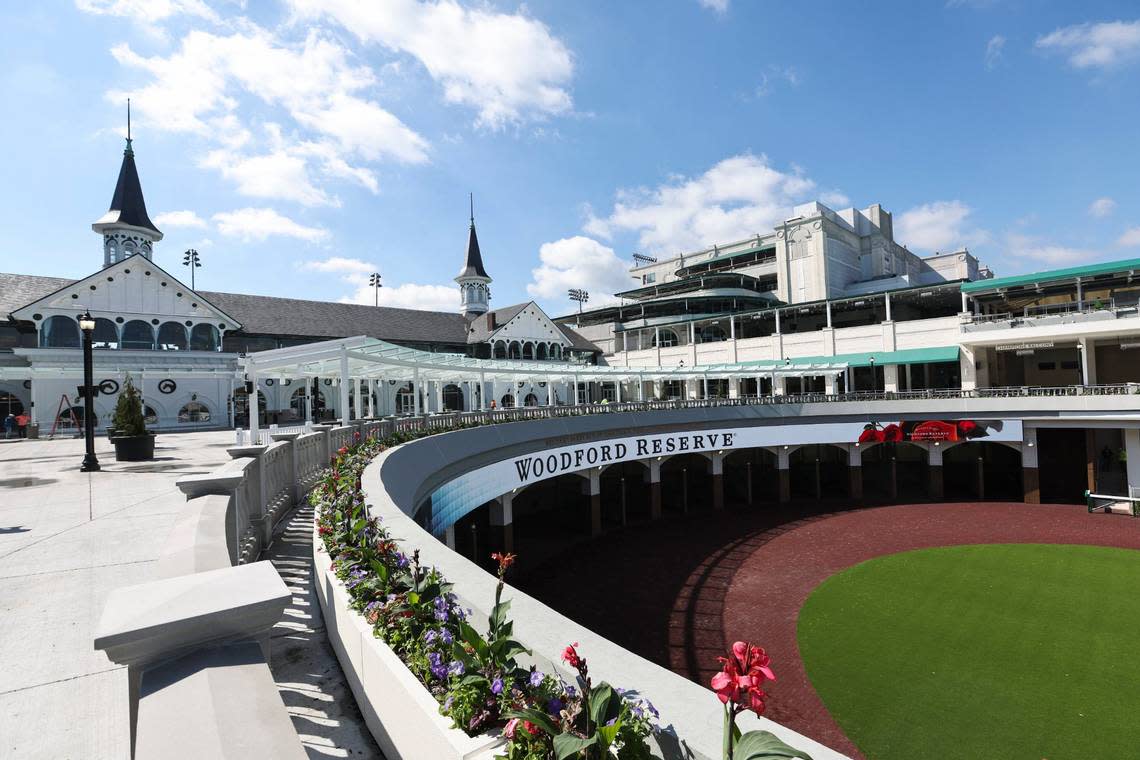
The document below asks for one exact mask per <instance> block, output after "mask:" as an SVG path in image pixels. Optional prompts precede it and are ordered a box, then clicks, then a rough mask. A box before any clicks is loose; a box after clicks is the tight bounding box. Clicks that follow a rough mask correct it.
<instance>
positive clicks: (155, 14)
mask: <svg viewBox="0 0 1140 760" xmlns="http://www.w3.org/2000/svg"><path fill="white" fill-rule="evenodd" d="M75 7H76V8H78V9H79V10H81V11H83V12H84V13H92V14H95V15H98V16H118V17H120V18H129V19H132V20H134V21H138V22H140V23H143V24H155V23H158V22H160V21H165V20H166V19H168V18H171V17H172V16H178V15H186V16H196V17H198V18H202V19H206V20H207V21H213V22H217V21H219V20H220V19H219V18H218V14H216V13H214V11H213V10H212V9H211V8H210V6H208V5H206V4H205V3H204V2H202V0H75Z"/></svg>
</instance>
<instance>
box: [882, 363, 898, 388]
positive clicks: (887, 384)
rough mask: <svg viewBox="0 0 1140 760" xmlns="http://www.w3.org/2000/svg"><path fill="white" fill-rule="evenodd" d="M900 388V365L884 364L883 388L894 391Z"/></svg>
mask: <svg viewBox="0 0 1140 760" xmlns="http://www.w3.org/2000/svg"><path fill="white" fill-rule="evenodd" d="M898 389H899V365H897V364H884V365H883V390H884V391H886V392H888V393H894V392H896V391H897V390H898Z"/></svg>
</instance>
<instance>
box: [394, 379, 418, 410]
mask: <svg viewBox="0 0 1140 760" xmlns="http://www.w3.org/2000/svg"><path fill="white" fill-rule="evenodd" d="M415 410H416V396H415V393H413V392H412V384H411V383H408V384H406V385H405V386H404V387H403V388H401V389H400V390H398V391H396V414H411V413H412V412H414V411H415Z"/></svg>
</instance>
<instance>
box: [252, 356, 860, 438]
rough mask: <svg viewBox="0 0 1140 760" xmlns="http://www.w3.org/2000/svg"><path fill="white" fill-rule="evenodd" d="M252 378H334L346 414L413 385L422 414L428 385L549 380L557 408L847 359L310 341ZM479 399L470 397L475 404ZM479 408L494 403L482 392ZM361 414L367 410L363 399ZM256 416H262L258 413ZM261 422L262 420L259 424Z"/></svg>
mask: <svg viewBox="0 0 1140 760" xmlns="http://www.w3.org/2000/svg"><path fill="white" fill-rule="evenodd" d="M239 365H240V369H241V371H243V372H244V374H245V379H246V380H249V381H251V382H253V383H254V387H255V388H256V381H257V380H258V379H266V378H280V379H285V378H330V379H333V378H335V379H339V380H340V395H341V404H340V408H341V409H345V410H346V409H348V408H349V395H350V394H351V393H353V392H354V390H353V389H354V388H355V393H357V394H359V392H360V382H361V381H364V382H374V381H378V380H387V381H395V382H400V383H408V382H410V383H411V384H412V390H413V394H414V397H415V408H414V411H415V413H417V414H418V413H419V412H420V408H419V393H418V392H417V391H418V389H419V387H420V384H421V383H432V382H434V383H443V382H447V383H455V384H459V383H478V384H479V385H480V386H482V384H484V383H487V382H495V381H499V382H505V381H541V382H544V383H546V388H547V394H548V397H547V403H548V404H553V403H554V392H553V384H554V383H558V382H564V383H582V382H587V383H588V382H601V383H605V382H612V383H615V386H616V388H617V393H618V400H619V401H620V400H621V397H620V396H621V383H623V382H633V383H635V384H636V394H637V396H638V397H639V399H638V400H641V399H640V397H641V396H642V395H643V394H644V383H645V382H657V381H670V380H706V381H707V380H720V379H728V380H739V379H744V378H758V377H761V376H764V377H773V378H775V377H810V376H820V375H833V376H834V375H839V374H841V373H843V372H844V371H845V370H846V369H847V367H848V364H847V362H845V361H819V360H814V359H813V360H811V361H804V360H802V359H801V360H790V359H789V360H785V361H782V362H781V361H771V362H749V363H737V364H714V365H703V366H694V367H687V366H684V365H683V364H682V365H678V366H675V367H615V366H599V365H592V364H576V363H569V362H556V361H520V360H510V359H476V358H472V357H469V356H465V355H463V354H451V353H433V352H430V351H422V350H419V349H414V348H407V347H405V346H397V345H395V344H392V343H387V342H385V341H382V340H377V339H375V338H368V337H365V336H363V335H361V336H357V337H354V338H344V339H338V340H329V341H323V342H319V343H307V344H304V345H300V346H292V347H289V348H279V349H273V350H270V351H258V352H256V353H252V354H249V355H248V356H245V357H242V358H241V359H240V360H239ZM474 397H475V396H474V395H472V396H470V398H472V399H474ZM478 398H479V408H480V409H484V408H485V404H486V399H485V398H484V394H483V393H479V394H478ZM356 409H357V410H358V412H357V413H358V414H359V410H360V409H361V406H360V403H359V397H358V398H357V404H356ZM255 417H256V415H255ZM253 424H254V425H256V423H255V422H254V423H253Z"/></svg>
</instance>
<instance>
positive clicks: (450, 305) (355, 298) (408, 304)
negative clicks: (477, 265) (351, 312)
mask: <svg viewBox="0 0 1140 760" xmlns="http://www.w3.org/2000/svg"><path fill="white" fill-rule="evenodd" d="M374 298H375V295H374V293H373V290H372V288H371V287H369V285H368V284H367V282H362V283H359V284H357V286H356V289H355V290H354V291H353V292H352V293H351V294H349V295H347V296H344V297H343V298H341V299H340V301H341V303H362V304H369V305H371V304H373V303H375V301H374ZM380 305H381V306H393V307H396V308H400V309H417V310H419V311H448V312H456V313H458V311H459V289H458V288H457V287H455V286H454V285H419V284H416V283H411V282H406V283H404V284H403V285H396V286H394V287H388V286H385V287H382V288H380Z"/></svg>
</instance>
